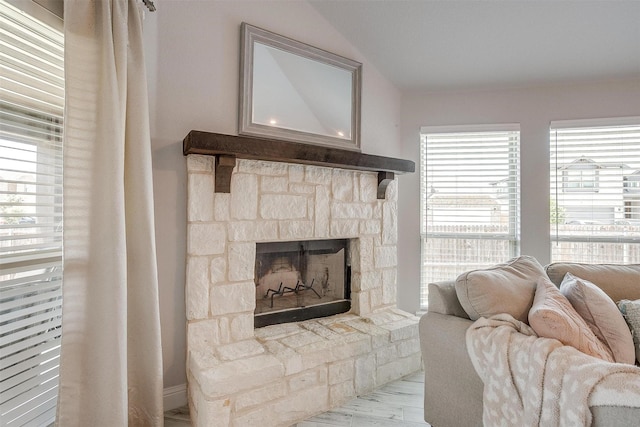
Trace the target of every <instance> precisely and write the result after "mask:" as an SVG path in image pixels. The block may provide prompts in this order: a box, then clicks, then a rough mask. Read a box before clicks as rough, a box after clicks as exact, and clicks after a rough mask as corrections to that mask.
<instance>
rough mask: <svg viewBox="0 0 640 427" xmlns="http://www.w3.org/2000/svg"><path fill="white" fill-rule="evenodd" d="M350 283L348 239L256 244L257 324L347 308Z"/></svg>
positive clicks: (302, 317)
mask: <svg viewBox="0 0 640 427" xmlns="http://www.w3.org/2000/svg"><path fill="white" fill-rule="evenodd" d="M350 282H351V268H350V262H349V241H348V240H347V239H334V240H307V241H295V242H270V243H257V244H256V265H255V285H256V310H255V317H254V325H255V327H257V328H259V327H262V326H267V325H273V324H277V323H287V322H299V321H302V320H308V319H312V318H316V317H325V316H331V315H334V314H338V313H344V312H347V311H349V310H350V309H351V301H350V290H351V287H350Z"/></svg>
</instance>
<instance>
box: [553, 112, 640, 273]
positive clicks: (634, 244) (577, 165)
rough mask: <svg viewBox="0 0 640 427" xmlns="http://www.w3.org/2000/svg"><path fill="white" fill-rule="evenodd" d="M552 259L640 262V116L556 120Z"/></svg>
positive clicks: (554, 126)
mask: <svg viewBox="0 0 640 427" xmlns="http://www.w3.org/2000/svg"><path fill="white" fill-rule="evenodd" d="M550 144H551V146H550V153H551V161H550V166H551V172H550V182H551V194H550V197H551V259H552V261H574V262H586V263H599V262H600V263H640V117H631V118H620V119H606V120H583V121H557V122H552V123H551V135H550Z"/></svg>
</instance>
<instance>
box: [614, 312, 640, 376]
mask: <svg viewBox="0 0 640 427" xmlns="http://www.w3.org/2000/svg"><path fill="white" fill-rule="evenodd" d="M618 307H620V311H621V312H622V315H623V316H624V320H626V321H627V324H628V325H629V328H630V329H631V334H632V335H633V342H634V344H635V349H636V360H637V361H638V363H639V364H640V300H636V301H629V300H622V301H620V302H619V303H618Z"/></svg>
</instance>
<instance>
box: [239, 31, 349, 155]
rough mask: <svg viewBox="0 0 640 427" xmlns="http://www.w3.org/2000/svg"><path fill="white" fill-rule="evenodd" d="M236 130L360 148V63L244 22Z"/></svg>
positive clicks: (292, 139) (347, 147)
mask: <svg viewBox="0 0 640 427" xmlns="http://www.w3.org/2000/svg"><path fill="white" fill-rule="evenodd" d="M243 46H244V49H243V50H244V52H243V56H242V57H243V61H242V62H243V63H242V67H241V68H242V76H241V77H242V78H241V80H242V82H243V84H242V87H241V110H240V129H239V133H240V134H244V135H255V136H265V137H272V138H277V139H285V140H290V141H297V142H302V143H313V144H319V145H331V146H338V147H340V148H345V149H353V150H359V147H360V144H359V116H360V111H359V98H360V88H359V84H360V70H361V64H359V63H356V62H354V61H351V60H348V59H345V58H342V57H339V56H337V55H334V54H331V53H329V52H325V51H322V50H319V49H316V48H313V47H311V46H308V45H305V44H302V43H299V42H296V41H294V40H290V39H287V38H284V37H282V36H279V35H277V34H273V33H269V32H267V31H265V30H262V29H259V28H256V27H252V26H249V25H247V24H243Z"/></svg>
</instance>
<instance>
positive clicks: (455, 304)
mask: <svg viewBox="0 0 640 427" xmlns="http://www.w3.org/2000/svg"><path fill="white" fill-rule="evenodd" d="M428 288H429V300H428V301H429V302H428V307H427V310H428V311H430V312H432V313H440V314H448V315H452V316H456V317H462V318H463V319H468V318H469V316H468V315H467V313H466V312H465V311H464V308H462V305H460V301H459V300H458V295H457V294H456V282H455V281H445V282H435V283H429V285H428Z"/></svg>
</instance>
